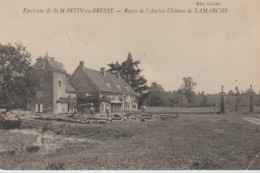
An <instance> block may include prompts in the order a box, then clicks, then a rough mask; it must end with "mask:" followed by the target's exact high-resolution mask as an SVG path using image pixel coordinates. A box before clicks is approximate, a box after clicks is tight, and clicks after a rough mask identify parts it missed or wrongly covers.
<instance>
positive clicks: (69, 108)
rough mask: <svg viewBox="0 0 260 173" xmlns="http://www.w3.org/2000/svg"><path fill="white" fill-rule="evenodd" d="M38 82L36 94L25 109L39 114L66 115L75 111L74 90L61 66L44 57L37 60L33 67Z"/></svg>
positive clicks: (52, 59) (53, 60) (50, 58)
mask: <svg viewBox="0 0 260 173" xmlns="http://www.w3.org/2000/svg"><path fill="white" fill-rule="evenodd" d="M33 68H34V72H35V73H36V76H37V77H38V80H39V86H37V88H36V94H35V95H34V97H33V98H32V99H31V101H30V102H29V103H27V108H28V109H29V110H31V111H35V112H39V113H52V114H59V113H68V112H71V113H72V112H74V111H75V109H76V90H75V89H74V88H73V87H72V86H71V84H70V82H69V75H68V73H67V72H66V70H65V69H64V68H63V67H62V64H61V63H59V62H57V61H55V59H54V58H53V57H49V56H48V55H46V56H45V57H39V58H37V62H36V63H35V64H34V65H33Z"/></svg>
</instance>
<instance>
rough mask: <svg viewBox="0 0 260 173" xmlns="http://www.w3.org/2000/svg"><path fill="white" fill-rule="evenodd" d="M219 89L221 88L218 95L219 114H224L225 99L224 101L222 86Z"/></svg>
mask: <svg viewBox="0 0 260 173" xmlns="http://www.w3.org/2000/svg"><path fill="white" fill-rule="evenodd" d="M221 88H222V91H221V93H220V113H222V114H224V113H225V99H224V94H225V93H224V91H223V88H224V86H223V85H222V86H221Z"/></svg>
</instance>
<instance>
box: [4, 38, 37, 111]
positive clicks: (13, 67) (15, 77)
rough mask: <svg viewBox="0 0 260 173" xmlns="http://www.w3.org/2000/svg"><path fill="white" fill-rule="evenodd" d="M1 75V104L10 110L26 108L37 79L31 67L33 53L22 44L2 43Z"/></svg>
mask: <svg viewBox="0 0 260 173" xmlns="http://www.w3.org/2000/svg"><path fill="white" fill-rule="evenodd" d="M0 76H1V77H0V78H1V79H0V83H1V86H0V87H1V91H0V105H1V106H2V107H4V108H6V109H8V110H9V109H12V108H21V107H22V108H25V107H26V103H27V101H29V100H30V98H31V97H32V96H33V94H34V86H36V85H37V79H36V78H35V76H34V73H33V71H32V67H31V54H30V53H29V52H28V51H27V50H26V48H25V47H24V46H23V45H22V44H20V43H19V44H15V45H14V46H13V45H11V44H7V45H2V44H0Z"/></svg>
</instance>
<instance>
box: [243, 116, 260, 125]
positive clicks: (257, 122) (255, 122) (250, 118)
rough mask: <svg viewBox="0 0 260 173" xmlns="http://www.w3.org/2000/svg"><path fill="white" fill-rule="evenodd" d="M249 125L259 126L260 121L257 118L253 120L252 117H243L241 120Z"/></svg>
mask: <svg viewBox="0 0 260 173" xmlns="http://www.w3.org/2000/svg"><path fill="white" fill-rule="evenodd" d="M242 119H244V120H246V121H248V122H250V123H253V124H257V125H260V119H259V118H253V117H245V118H242Z"/></svg>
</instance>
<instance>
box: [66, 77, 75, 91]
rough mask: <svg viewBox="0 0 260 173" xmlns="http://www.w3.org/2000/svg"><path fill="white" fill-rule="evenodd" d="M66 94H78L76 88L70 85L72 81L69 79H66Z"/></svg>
mask: <svg viewBox="0 0 260 173" xmlns="http://www.w3.org/2000/svg"><path fill="white" fill-rule="evenodd" d="M66 92H69V93H75V92H76V90H75V88H73V86H72V85H71V84H70V81H69V79H68V78H66Z"/></svg>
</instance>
